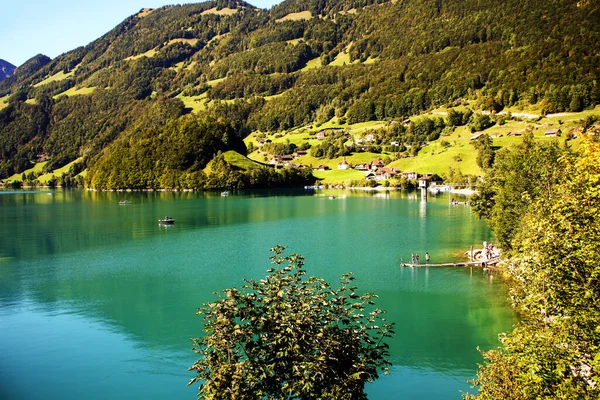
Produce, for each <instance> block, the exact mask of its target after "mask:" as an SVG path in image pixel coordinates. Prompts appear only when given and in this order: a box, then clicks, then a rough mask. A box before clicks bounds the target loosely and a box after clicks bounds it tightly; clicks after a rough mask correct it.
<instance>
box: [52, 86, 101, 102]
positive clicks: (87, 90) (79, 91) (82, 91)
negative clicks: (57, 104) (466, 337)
mask: <svg viewBox="0 0 600 400" xmlns="http://www.w3.org/2000/svg"><path fill="white" fill-rule="evenodd" d="M94 90H96V86H92V87H81V88H78V87H72V88H71V89H69V90H65V91H64V92H62V93H59V94H57V95H54V96H52V98H53V99H57V98H58V97H59V96H77V95H86V94H92V93H93V92H94Z"/></svg>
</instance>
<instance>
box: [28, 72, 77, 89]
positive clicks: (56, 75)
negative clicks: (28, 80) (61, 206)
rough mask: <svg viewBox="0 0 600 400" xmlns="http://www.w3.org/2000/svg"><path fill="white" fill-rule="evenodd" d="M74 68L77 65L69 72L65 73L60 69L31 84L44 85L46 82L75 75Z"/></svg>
mask: <svg viewBox="0 0 600 400" xmlns="http://www.w3.org/2000/svg"><path fill="white" fill-rule="evenodd" d="M76 69H77V67H75V68H73V69H72V70H71V71H70V72H68V73H66V74H65V73H64V72H63V71H60V72H58V73H56V74H54V75H52V76H49V77H47V78H46V79H44V80H43V81H41V82H38V83H36V84H35V85H33V87H39V86H43V85H46V84H48V83H52V82H56V81H62V80H65V79H67V78H69V77H71V76H73V75H75V70H76Z"/></svg>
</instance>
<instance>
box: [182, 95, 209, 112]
mask: <svg viewBox="0 0 600 400" xmlns="http://www.w3.org/2000/svg"><path fill="white" fill-rule="evenodd" d="M177 98H178V99H180V100H181V101H183V105H184V106H185V108H191V109H192V112H194V113H197V112H199V111H204V110H206V100H207V99H206V93H202V94H201V95H200V96H177Z"/></svg>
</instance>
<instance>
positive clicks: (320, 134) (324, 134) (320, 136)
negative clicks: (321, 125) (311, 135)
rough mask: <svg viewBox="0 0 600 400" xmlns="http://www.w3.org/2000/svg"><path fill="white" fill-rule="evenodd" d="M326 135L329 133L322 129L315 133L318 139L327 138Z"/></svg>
mask: <svg viewBox="0 0 600 400" xmlns="http://www.w3.org/2000/svg"><path fill="white" fill-rule="evenodd" d="M326 136H327V133H325V131H320V132H317V133H316V134H315V137H316V138H317V139H325V137H326Z"/></svg>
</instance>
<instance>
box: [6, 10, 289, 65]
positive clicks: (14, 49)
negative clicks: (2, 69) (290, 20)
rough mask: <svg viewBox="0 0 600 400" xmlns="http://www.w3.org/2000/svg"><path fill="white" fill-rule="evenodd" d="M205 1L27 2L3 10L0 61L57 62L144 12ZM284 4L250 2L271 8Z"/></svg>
mask: <svg viewBox="0 0 600 400" xmlns="http://www.w3.org/2000/svg"><path fill="white" fill-rule="evenodd" d="M200 2H202V0H191V1H186V0H179V1H171V2H169V1H168V0H101V1H97V0H24V1H23V2H22V3H21V2H20V1H15V0H12V1H5V2H4V1H3V4H2V6H1V7H0V59H3V60H6V61H8V62H10V63H11V64H14V65H16V66H19V65H21V64H23V63H24V62H25V61H27V60H28V59H30V58H31V57H33V56H35V55H36V54H39V53H42V54H45V55H47V56H49V57H51V58H54V57H56V56H58V55H60V54H62V53H66V52H67V51H69V50H73V49H74V48H76V47H79V46H85V45H86V44H88V43H90V42H91V41H93V40H95V39H97V38H98V37H100V36H102V35H103V34H105V33H106V32H108V31H109V30H111V29H112V28H114V27H115V26H116V25H117V24H119V23H120V22H122V21H123V20H124V19H125V18H127V17H128V16H130V15H132V14H135V13H137V12H138V11H139V10H140V9H142V8H146V7H149V8H157V7H161V6H163V5H166V4H187V3H200ZM280 2H281V0H250V1H248V3H250V4H252V5H254V6H256V7H260V8H270V7H271V6H272V5H274V4H277V3H280Z"/></svg>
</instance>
